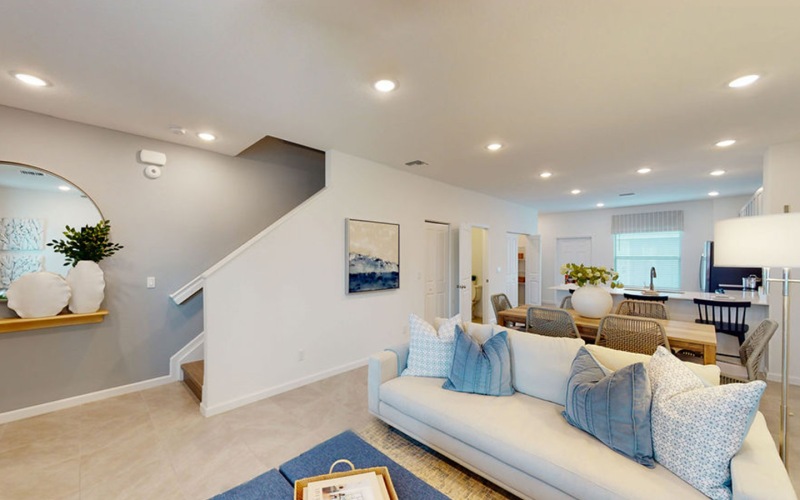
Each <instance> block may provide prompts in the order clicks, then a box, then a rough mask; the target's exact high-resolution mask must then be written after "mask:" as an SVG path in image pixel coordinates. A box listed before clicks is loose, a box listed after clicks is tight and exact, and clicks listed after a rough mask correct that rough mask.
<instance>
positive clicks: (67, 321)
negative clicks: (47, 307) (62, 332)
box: [0, 309, 108, 333]
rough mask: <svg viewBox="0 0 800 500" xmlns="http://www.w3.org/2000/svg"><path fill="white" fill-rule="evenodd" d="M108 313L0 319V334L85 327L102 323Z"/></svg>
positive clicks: (104, 311)
mask: <svg viewBox="0 0 800 500" xmlns="http://www.w3.org/2000/svg"><path fill="white" fill-rule="evenodd" d="M107 314H108V311H106V310H104V309H102V310H100V311H97V312H93V313H86V314H59V315H58V316H47V317H46V318H0V333H11V332H23V331H25V330H38V329H39V328H55V327H57V326H72V325H85V324H88V323H102V322H103V320H104V319H105V318H106V315H107Z"/></svg>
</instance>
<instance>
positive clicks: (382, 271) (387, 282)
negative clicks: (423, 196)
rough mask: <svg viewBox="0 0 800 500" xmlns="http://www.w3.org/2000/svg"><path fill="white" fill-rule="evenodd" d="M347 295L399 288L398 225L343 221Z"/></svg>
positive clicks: (352, 220) (357, 220)
mask: <svg viewBox="0 0 800 500" xmlns="http://www.w3.org/2000/svg"><path fill="white" fill-rule="evenodd" d="M345 241H346V250H347V293H358V292H371V291H375V290H391V289H394V288H400V224H392V223H388V222H374V221H368V220H359V219H345Z"/></svg>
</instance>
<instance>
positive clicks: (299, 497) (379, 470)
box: [294, 461, 398, 500]
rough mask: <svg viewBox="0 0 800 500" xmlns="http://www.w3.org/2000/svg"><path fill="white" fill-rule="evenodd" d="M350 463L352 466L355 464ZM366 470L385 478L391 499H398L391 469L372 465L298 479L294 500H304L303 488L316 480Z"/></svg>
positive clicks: (295, 484)
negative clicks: (390, 472)
mask: <svg viewBox="0 0 800 500" xmlns="http://www.w3.org/2000/svg"><path fill="white" fill-rule="evenodd" d="M337 462H338V461H337ZM337 462H334V464H333V465H331V470H333V467H334V465H336V463H337ZM348 463H349V462H348ZM350 465H351V466H352V465H353V464H350ZM365 472H374V473H375V474H377V475H378V476H379V477H381V478H383V482H384V484H386V491H388V492H389V498H390V499H391V500H398V499H397V492H396V491H395V490H394V484H392V478H391V477H390V476H389V469H387V468H386V467H370V468H368V469H356V468H353V469H352V470H348V471H344V472H330V473H328V474H322V475H320V476H314V477H306V478H303V479H298V480H297V481H295V482H294V500H304V498H303V488H305V487H306V486H308V483H311V482H314V481H324V480H325V479H336V478H337V477H346V476H353V475H355V474H363V473H365Z"/></svg>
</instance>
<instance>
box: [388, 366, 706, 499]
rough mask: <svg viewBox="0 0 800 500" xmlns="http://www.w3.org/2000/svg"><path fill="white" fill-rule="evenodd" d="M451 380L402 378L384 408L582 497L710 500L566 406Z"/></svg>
mask: <svg viewBox="0 0 800 500" xmlns="http://www.w3.org/2000/svg"><path fill="white" fill-rule="evenodd" d="M443 382H444V380H443V379H434V378H418V377H401V378H395V379H392V380H390V381H388V382H386V383H384V384H383V385H381V388H380V398H381V401H382V404H388V405H390V406H392V407H394V408H395V409H397V410H398V411H401V412H402V413H404V414H406V415H408V416H409V417H412V418H415V419H417V420H419V421H420V422H423V423H425V424H427V425H429V426H431V427H434V428H435V429H437V430H439V431H441V432H444V433H447V434H449V435H450V436H452V437H453V438H455V439H457V440H459V441H462V442H464V443H467V444H468V445H470V446H472V447H474V448H477V449H479V450H481V451H483V452H484V453H487V454H489V455H492V456H494V457H495V458H497V459H498V460H500V461H502V462H504V463H506V464H508V465H509V466H511V467H514V468H516V469H519V470H521V471H523V472H525V473H527V474H529V475H531V476H534V477H537V478H541V479H542V480H544V481H546V482H547V483H548V484H551V485H553V486H554V487H556V488H559V489H561V490H562V491H564V492H566V493H567V494H569V495H571V496H575V497H578V498H631V499H633V498H636V499H639V498H649V499H655V498H664V499H667V498H669V499H673V498H681V500H688V499H692V498H704V497H703V495H701V494H700V492H699V491H697V490H696V489H694V488H692V487H691V486H689V485H688V484H687V483H685V482H683V481H682V480H680V479H679V478H678V477H676V476H675V475H674V474H672V473H671V472H669V471H668V470H666V469H665V468H664V467H662V466H660V465H656V467H655V468H654V469H648V468H646V467H644V466H642V465H639V464H637V463H635V462H633V461H631V460H629V459H628V458H626V457H624V456H622V455H620V454H619V453H617V452H615V451H613V450H612V449H610V448H608V447H607V446H605V445H604V444H602V443H601V442H599V441H598V440H597V439H595V438H594V437H592V436H590V435H589V434H587V433H585V432H583V431H581V430H578V429H576V428H574V427H572V426H571V425H569V423H567V421H566V420H565V419H564V417H563V416H562V415H561V412H562V411H563V409H564V408H563V407H561V406H560V405H556V404H553V403H549V402H547V401H543V400H541V399H537V398H533V397H530V396H527V395H525V394H522V393H516V394H514V395H513V396H509V397H504V398H497V397H492V396H480V395H476V394H463V393H459V392H452V391H446V390H444V389H442V388H441V385H442V383H443Z"/></svg>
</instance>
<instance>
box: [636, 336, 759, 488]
mask: <svg viewBox="0 0 800 500" xmlns="http://www.w3.org/2000/svg"><path fill="white" fill-rule="evenodd" d="M649 370H650V378H651V380H652V385H653V407H652V424H651V425H652V429H653V451H654V454H655V459H656V461H657V462H659V463H660V464H662V465H663V466H664V467H666V468H667V469H669V470H670V471H672V472H673V473H674V474H675V475H677V476H678V477H680V478H681V479H683V480H684V481H686V482H687V483H689V484H691V485H692V486H694V487H695V488H697V489H698V490H700V491H701V492H702V493H703V494H704V495H707V496H708V497H710V498H712V499H730V498H731V497H732V493H731V468H730V465H731V459H732V458H733V456H734V455H735V454H736V453H737V452H738V451H739V448H741V446H742V442H743V441H744V438H745V436H746V435H747V432H748V431H749V429H750V424H752V422H753V418H754V417H755V413H756V411H757V410H758V404H759V402H760V401H761V395H762V394H763V393H764V389H765V388H766V384H765V383H764V382H762V381H760V380H758V381H754V382H749V383H747V384H726V385H720V386H711V387H707V386H705V384H703V382H702V381H701V380H700V379H699V378H698V377H697V376H696V375H695V374H693V373H692V372H691V371H690V370H689V369H688V368H687V367H686V366H684V364H683V362H681V361H680V360H678V359H677V358H676V357H675V356H673V355H672V354H671V353H670V352H669V351H667V350H666V349H665V348H664V347H659V348H658V350H657V351H656V352H655V354H653V357H652V359H651V361H650V367H649Z"/></svg>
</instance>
